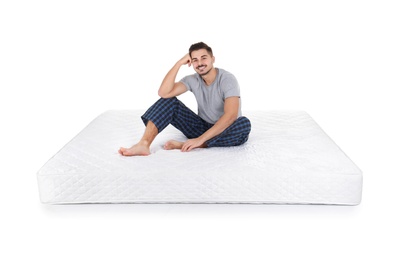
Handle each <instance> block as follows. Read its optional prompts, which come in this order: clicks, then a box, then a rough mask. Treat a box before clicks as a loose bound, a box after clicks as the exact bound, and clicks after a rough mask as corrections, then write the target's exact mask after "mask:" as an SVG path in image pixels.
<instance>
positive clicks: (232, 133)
mask: <svg viewBox="0 0 394 260" xmlns="http://www.w3.org/2000/svg"><path fill="white" fill-rule="evenodd" d="M141 119H142V121H143V122H144V124H145V125H146V124H147V123H148V122H149V121H152V122H153V123H154V124H155V126H156V127H157V129H158V130H159V133H160V132H161V131H163V129H164V128H166V127H167V126H168V125H169V124H171V125H173V126H174V127H175V128H177V129H178V130H180V131H181V132H182V133H183V134H184V135H185V136H186V137H187V138H188V139H192V138H197V137H199V136H201V135H202V134H203V133H205V132H206V131H207V130H208V129H209V128H211V127H212V126H213V124H210V123H208V122H206V121H205V120H203V119H202V118H201V117H199V116H198V115H196V114H195V113H194V112H193V111H192V110H190V109H189V108H188V107H186V106H185V105H184V104H183V103H182V102H181V101H180V100H178V99H177V98H176V97H173V98H160V99H159V100H158V101H157V102H156V103H155V104H153V105H152V106H151V107H150V108H149V109H148V110H147V111H146V112H145V114H143V115H142V116H141ZM250 130H251V124H250V121H249V119H248V118H246V117H244V116H242V117H239V118H238V119H237V120H236V121H235V122H234V123H233V124H232V125H230V126H229V127H228V128H226V129H225V130H224V131H223V132H222V133H221V134H219V135H217V136H215V137H213V138H212V139H210V140H208V141H207V142H206V144H207V146H208V147H224V146H237V145H241V144H243V143H245V142H246V141H247V140H248V137H249V133H250Z"/></svg>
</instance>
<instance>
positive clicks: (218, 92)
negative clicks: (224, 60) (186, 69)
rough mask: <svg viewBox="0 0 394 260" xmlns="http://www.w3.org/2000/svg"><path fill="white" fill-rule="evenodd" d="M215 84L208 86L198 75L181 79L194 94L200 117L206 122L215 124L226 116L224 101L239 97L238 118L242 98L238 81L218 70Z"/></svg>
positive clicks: (226, 72) (227, 73)
mask: <svg viewBox="0 0 394 260" xmlns="http://www.w3.org/2000/svg"><path fill="white" fill-rule="evenodd" d="M216 71H217V74H216V78H215V80H214V82H212V84H211V85H209V86H207V85H206V84H205V82H204V80H203V79H202V77H201V76H200V75H199V74H198V73H195V74H192V75H189V76H186V77H184V78H182V79H181V81H180V82H182V83H183V84H185V86H186V88H187V89H188V90H190V91H191V92H193V94H194V96H195V97H196V100H197V104H198V115H199V116H200V117H201V118H202V119H204V120H205V121H206V122H208V123H211V124H214V123H216V121H218V120H219V118H220V117H221V116H222V115H223V114H224V100H225V99H226V98H228V97H239V98H240V103H239V109H238V117H240V116H241V115H242V112H241V96H240V90H239V85H238V81H237V79H236V78H235V77H234V75H233V74H231V73H230V72H228V71H225V70H223V69H219V68H216Z"/></svg>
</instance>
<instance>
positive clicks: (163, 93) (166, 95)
mask: <svg viewBox="0 0 394 260" xmlns="http://www.w3.org/2000/svg"><path fill="white" fill-rule="evenodd" d="M157 94H158V95H159V97H161V98H168V93H165V92H163V91H161V90H160V89H159V91H158V92H157Z"/></svg>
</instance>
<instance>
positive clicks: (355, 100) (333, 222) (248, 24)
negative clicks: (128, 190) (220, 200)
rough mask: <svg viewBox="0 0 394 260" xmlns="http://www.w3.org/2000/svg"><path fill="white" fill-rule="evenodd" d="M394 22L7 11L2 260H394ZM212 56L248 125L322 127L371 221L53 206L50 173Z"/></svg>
mask: <svg viewBox="0 0 394 260" xmlns="http://www.w3.org/2000/svg"><path fill="white" fill-rule="evenodd" d="M393 14H394V8H393V4H392V3H391V1H348V0H341V1H250V0H243V1H226V2H219V1H212V0H211V1H205V0H202V1H174V0H166V1H149V0H146V1H86V0H78V1H40V0H37V1H17V0H15V1H1V2H0V87H1V90H0V106H1V109H0V113H1V114H0V122H1V127H0V131H1V135H0V141H1V145H0V149H1V150H0V152H1V157H0V158H1V163H0V167H1V171H0V185H1V189H0V193H1V196H0V200H1V208H2V213H1V214H0V218H1V222H0V225H1V229H0V238H1V250H0V258H1V259H31V258H33V257H34V259H263V258H264V259H357V258H360V257H363V259H364V257H365V259H393V257H394V253H393V249H392V241H393V239H392V237H393V232H394V225H393V219H394V213H393V211H392V209H393V198H394V196H393V195H394V192H393V185H394V184H393V181H394V177H393V176H394V171H393V170H394V168H393V163H392V161H393V153H394V150H393V147H394V139H393V134H392V133H393V132H394V124H393V112H392V111H394V109H393V108H394V105H393V94H392V93H393V92H390V91H391V89H392V88H393V86H394V76H393V72H394V65H393V64H394V48H393V46H394V37H393V35H394V26H393V25H394V15H393ZM198 41H204V42H206V43H207V44H209V45H210V46H211V47H212V48H213V51H214V55H215V56H216V63H215V65H216V66H217V67H221V68H224V69H226V70H228V71H230V72H232V73H233V74H235V75H236V77H237V78H238V81H239V83H240V85H241V93H242V98H243V109H244V111H245V110H252V109H263V110H269V109H297V110H300V109H301V110H305V111H307V112H308V113H309V114H310V115H311V116H312V117H313V118H314V119H315V121H316V122H317V123H318V124H319V125H320V126H321V127H322V128H323V129H324V130H325V132H326V133H327V134H328V135H329V136H330V137H331V138H332V139H333V140H334V141H335V142H336V143H337V144H338V146H339V147H340V148H341V149H342V150H343V151H344V152H345V153H346V154H347V155H348V156H349V157H350V158H351V159H352V160H353V161H354V162H355V163H356V164H357V165H358V166H359V167H360V168H361V170H362V171H363V173H364V186H363V200H362V203H361V204H360V205H359V206H355V207H347V206H295V205H287V206H286V205H127V204H126V205H78V206H47V205H42V204H41V203H40V201H39V197H38V189H37V181H36V172H37V171H38V170H39V169H40V167H41V166H43V164H44V163H45V162H46V161H47V160H48V159H49V158H50V157H52V156H53V155H54V154H55V153H56V152H57V151H58V150H60V149H61V148H62V147H63V145H65V144H66V143H67V142H68V141H69V140H70V139H71V138H73V137H74V136H75V135H76V134H77V133H78V132H79V131H80V130H82V129H83V128H84V127H85V126H86V125H87V124H88V123H89V122H90V121H91V120H93V119H94V118H95V117H96V116H98V115H99V114H101V113H102V112H104V111H106V110H109V109H136V108H139V109H145V108H147V107H148V106H149V105H150V104H151V103H152V102H153V101H155V100H156V99H157V98H158V96H157V89H158V87H159V85H160V83H161V80H162V79H163V77H164V76H165V74H166V73H167V72H168V70H169V69H170V68H171V67H172V66H173V64H174V63H175V62H176V61H177V60H178V59H179V58H181V57H182V56H183V55H184V54H185V53H186V52H187V50H188V48H189V46H190V45H191V44H192V43H195V42H198ZM193 72H194V71H193V69H192V68H187V67H185V68H182V69H181V71H180V74H179V77H181V76H183V75H186V74H190V73H193ZM181 99H182V100H184V102H186V103H187V104H188V105H190V106H192V107H193V106H194V105H195V103H193V102H194V100H193V96H192V95H189V93H187V94H185V95H184V96H182V97H181ZM119 145H128V144H119ZM5 255H8V256H6V257H5Z"/></svg>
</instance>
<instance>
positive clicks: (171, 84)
mask: <svg viewBox="0 0 394 260" xmlns="http://www.w3.org/2000/svg"><path fill="white" fill-rule="evenodd" d="M186 64H187V65H189V67H190V65H191V59H190V56H189V54H186V55H185V56H183V57H182V59H180V60H179V61H178V62H177V63H175V65H174V66H173V67H172V68H171V70H170V71H169V72H168V73H167V75H166V76H165V77H164V79H163V82H162V83H161V86H160V88H159V92H158V94H159V96H160V97H162V98H171V97H175V96H178V95H180V94H182V93H185V92H186V91H187V88H186V86H185V85H184V84H183V83H181V82H175V78H176V75H177V74H178V71H179V69H180V68H181V67H182V66H183V65H186Z"/></svg>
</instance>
